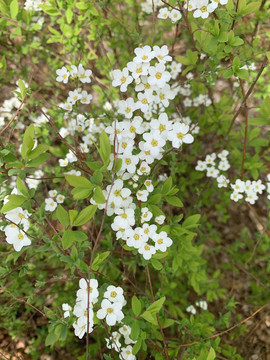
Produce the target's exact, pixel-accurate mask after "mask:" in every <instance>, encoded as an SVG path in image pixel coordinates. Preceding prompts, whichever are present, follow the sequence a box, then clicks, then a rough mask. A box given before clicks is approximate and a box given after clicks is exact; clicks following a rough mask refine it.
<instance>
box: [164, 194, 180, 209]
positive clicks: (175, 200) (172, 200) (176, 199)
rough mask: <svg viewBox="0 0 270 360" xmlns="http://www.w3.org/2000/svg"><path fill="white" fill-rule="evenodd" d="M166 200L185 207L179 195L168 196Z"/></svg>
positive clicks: (171, 203)
mask: <svg viewBox="0 0 270 360" xmlns="http://www.w3.org/2000/svg"><path fill="white" fill-rule="evenodd" d="M165 201H166V202H167V203H168V204H170V205H173V206H177V207H183V203H182V201H181V200H180V199H179V198H178V197H177V196H166V197H165Z"/></svg>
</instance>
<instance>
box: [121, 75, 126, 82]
mask: <svg viewBox="0 0 270 360" xmlns="http://www.w3.org/2000/svg"><path fill="white" fill-rule="evenodd" d="M126 81H127V78H125V77H124V76H123V77H122V78H121V83H122V84H124V83H125V82H126Z"/></svg>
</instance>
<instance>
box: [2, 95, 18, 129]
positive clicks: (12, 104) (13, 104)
mask: <svg viewBox="0 0 270 360" xmlns="http://www.w3.org/2000/svg"><path fill="white" fill-rule="evenodd" d="M20 105H21V101H20V100H19V99H18V98H17V96H13V97H12V98H10V99H8V100H5V101H4V102H3V105H2V106H1V107H0V128H2V127H3V126H4V125H5V119H7V120H10V119H11V118H12V116H13V114H12V110H13V109H18V108H19V106H20Z"/></svg>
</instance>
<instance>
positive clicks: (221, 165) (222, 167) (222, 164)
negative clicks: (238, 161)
mask: <svg viewBox="0 0 270 360" xmlns="http://www.w3.org/2000/svg"><path fill="white" fill-rule="evenodd" d="M218 168H219V169H220V170H223V171H226V170H228V169H229V168H230V164H229V163H228V161H227V160H222V161H220V163H219V165H218Z"/></svg>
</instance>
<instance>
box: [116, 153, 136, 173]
mask: <svg viewBox="0 0 270 360" xmlns="http://www.w3.org/2000/svg"><path fill="white" fill-rule="evenodd" d="M119 159H122V166H121V170H122V171H128V172H129V173H130V174H134V173H135V172H136V165H137V164H138V162H139V160H140V159H139V157H138V156H137V155H132V152H131V151H125V152H124V153H123V154H121V155H119Z"/></svg>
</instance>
